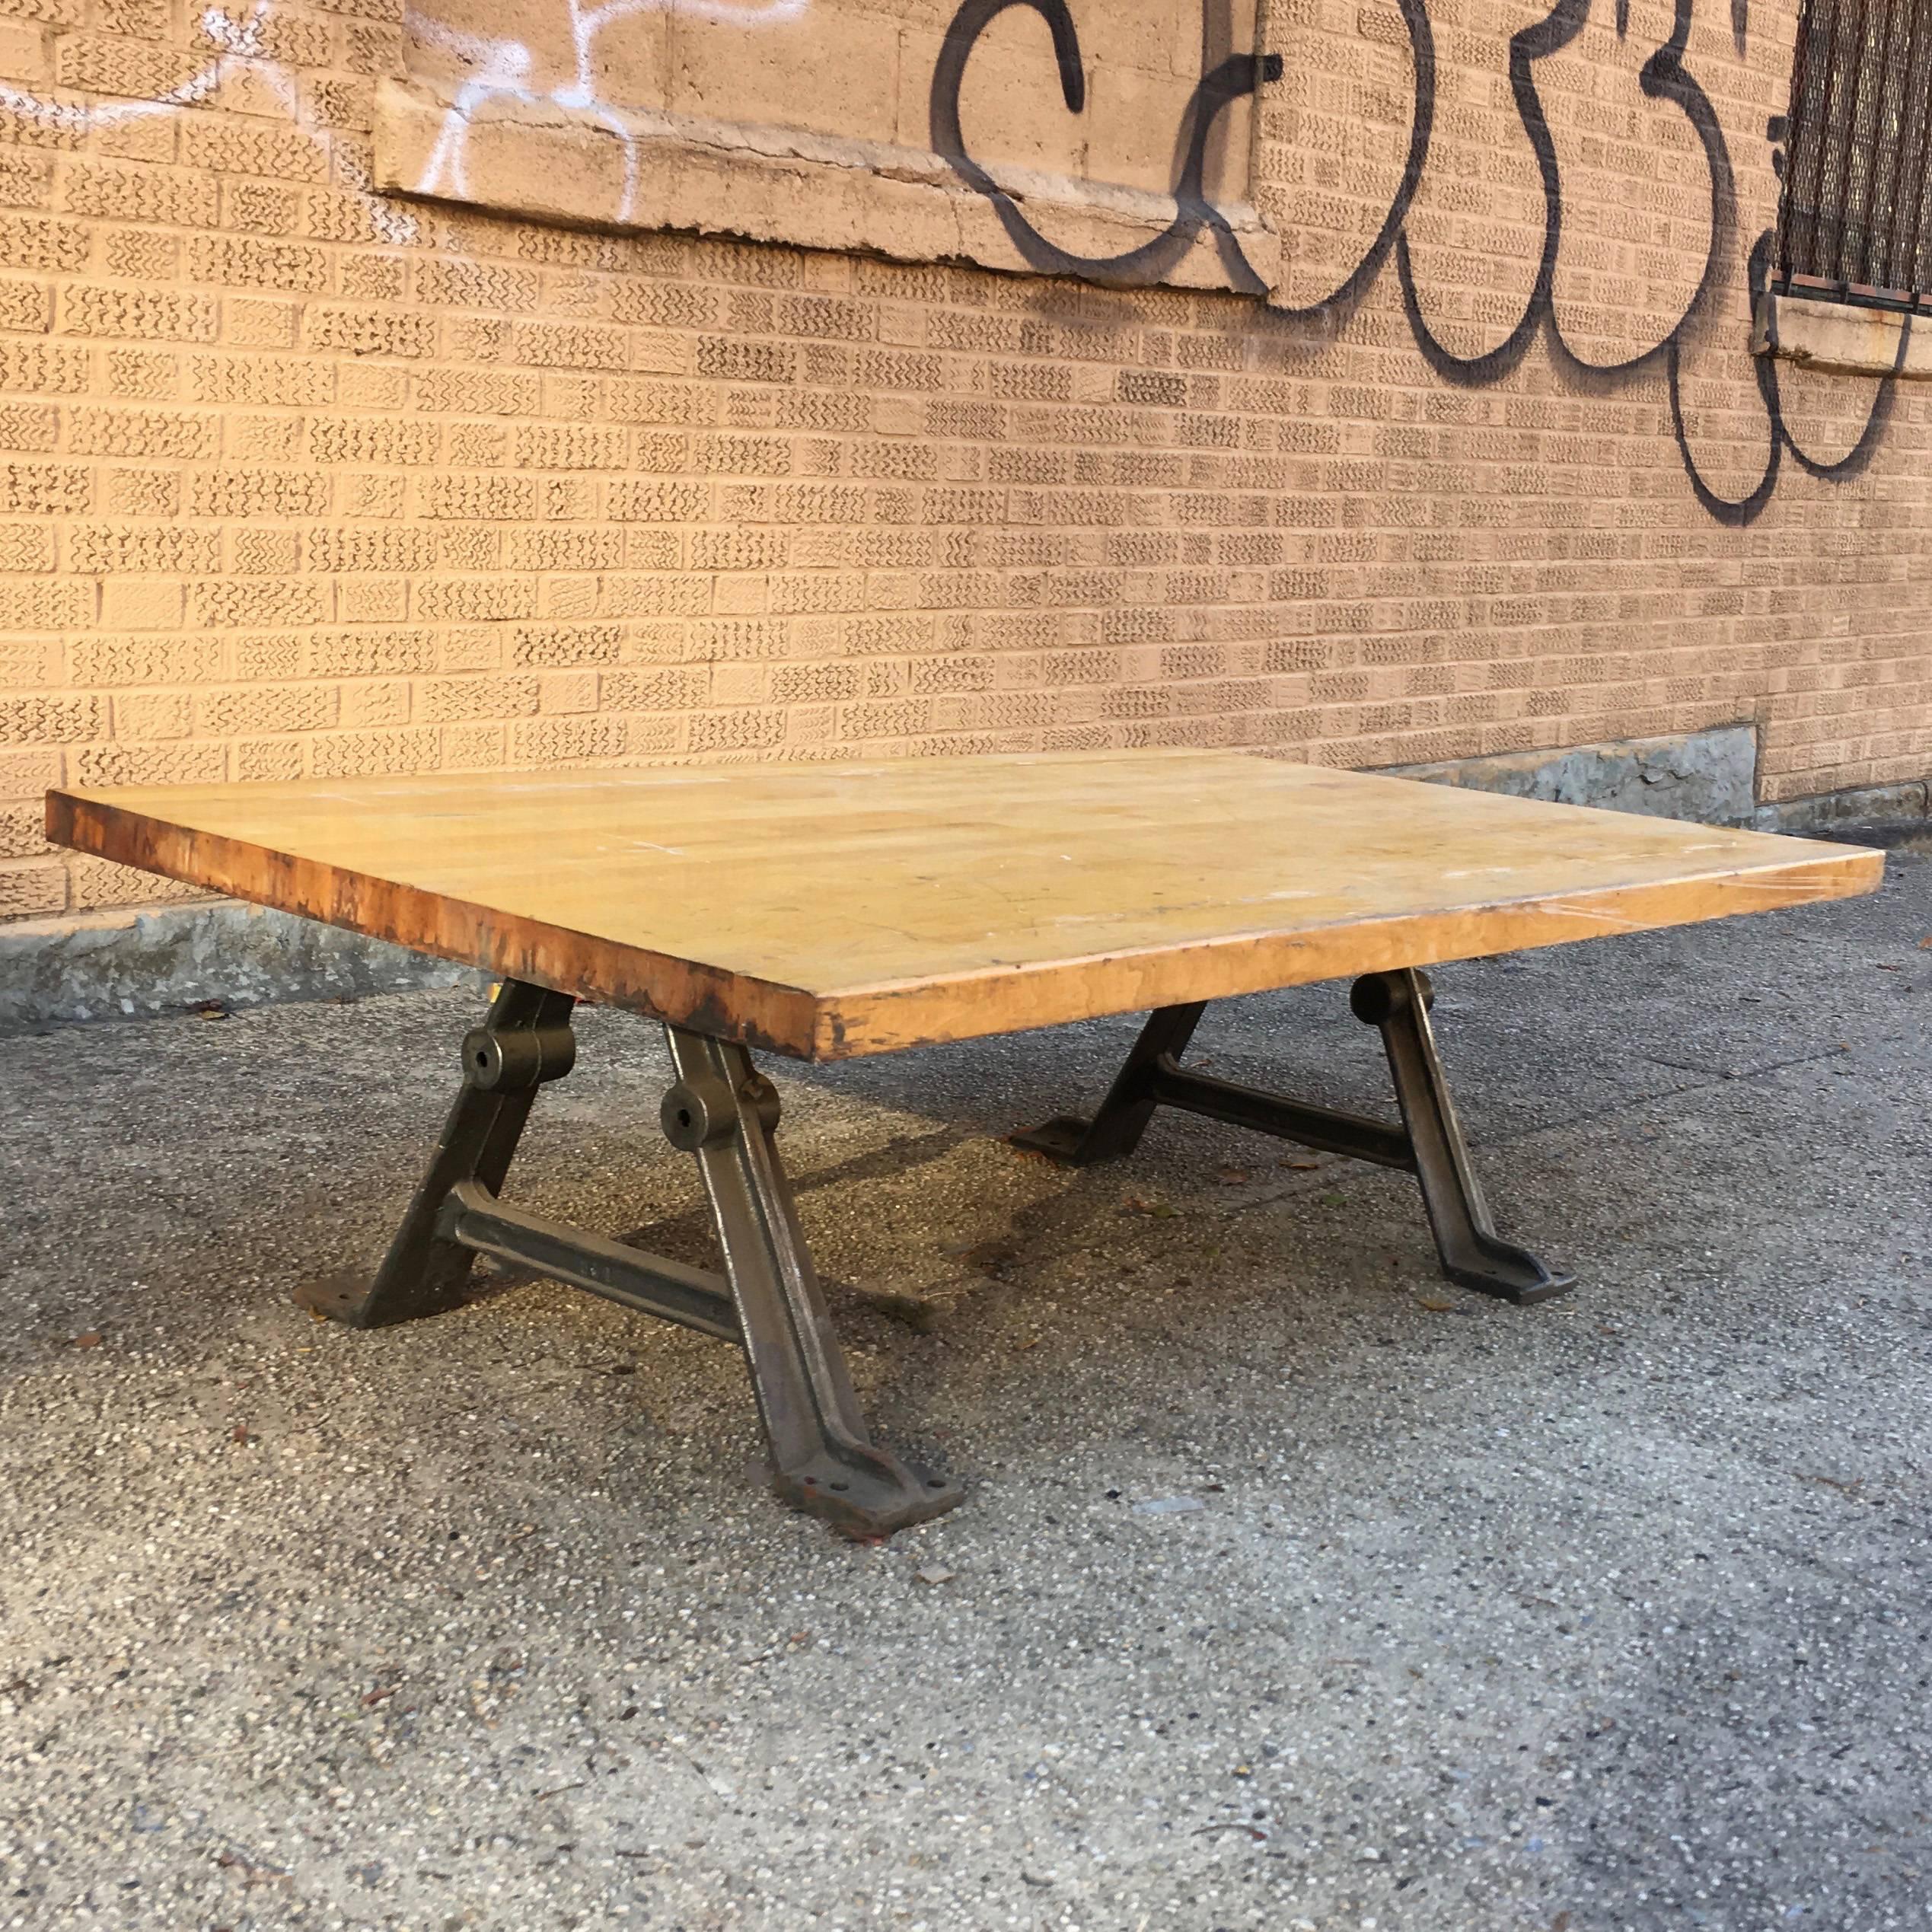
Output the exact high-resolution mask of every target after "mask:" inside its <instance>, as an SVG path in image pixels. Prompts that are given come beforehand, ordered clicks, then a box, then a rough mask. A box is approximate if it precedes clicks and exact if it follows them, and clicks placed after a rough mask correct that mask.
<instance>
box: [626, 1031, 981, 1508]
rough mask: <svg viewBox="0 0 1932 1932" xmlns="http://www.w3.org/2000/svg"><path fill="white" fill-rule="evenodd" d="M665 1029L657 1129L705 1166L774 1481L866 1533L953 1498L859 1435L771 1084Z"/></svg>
mask: <svg viewBox="0 0 1932 1932" xmlns="http://www.w3.org/2000/svg"><path fill="white" fill-rule="evenodd" d="M665 1041H666V1043H667V1044H668V1046H669V1047H670V1049H671V1065H672V1066H673V1067H674V1070H676V1073H677V1083H676V1085H675V1086H673V1087H672V1088H671V1091H670V1092H668V1094H666V1095H665V1098H664V1107H663V1112H662V1117H663V1121H664V1130H665V1137H666V1138H667V1139H668V1140H669V1141H670V1142H671V1145H672V1146H674V1147H681V1148H683V1149H685V1150H686V1151H687V1153H692V1154H695V1155H696V1156H697V1163H698V1168H699V1171H700V1173H702V1175H703V1177H704V1191H705V1193H706V1195H707V1196H709V1199H710V1202H711V1211H712V1214H713V1218H714V1219H716V1222H717V1224H718V1238H719V1242H720V1244H721V1245H722V1247H723V1249H724V1251H725V1274H726V1276H727V1277H728V1279H729V1280H730V1283H731V1292H732V1300H733V1302H735V1304H736V1306H737V1309H738V1326H739V1328H740V1331H741V1337H742V1339H743V1341H744V1354H745V1360H746V1363H747V1365H748V1367H749V1368H750V1370H751V1387H752V1389H753V1392H754V1394H755V1395H757V1401H758V1413H759V1414H760V1417H762V1418H763V1420H764V1425H765V1436H766V1439H767V1441H768V1442H769V1443H770V1446H771V1458H772V1481H773V1487H775V1488H776V1490H777V1491H778V1493H779V1495H781V1496H782V1497H784V1498H785V1499H786V1501H788V1502H790V1503H795V1504H797V1505H798V1506H799V1508H801V1509H802V1510H809V1511H810V1512H811V1513H812V1514H813V1515H815V1516H825V1517H827V1518H829V1519H831V1521H832V1522H834V1523H836V1524H837V1525H838V1526H840V1528H842V1529H846V1530H848V1531H850V1532H853V1533H856V1534H859V1535H889V1534H890V1533H891V1532H892V1531H893V1530H895V1529H903V1528H904V1526H906V1525H907V1523H912V1522H921V1521H923V1519H925V1518H926V1517H928V1516H937V1515H938V1514H939V1513H940V1511H941V1510H947V1509H950V1508H951V1507H952V1505H953V1504H954V1503H956V1502H958V1500H959V1494H960V1492H959V1489H958V1486H957V1485H956V1484H952V1483H950V1482H947V1481H944V1480H943V1479H942V1478H939V1477H937V1476H933V1475H928V1474H927V1473H926V1471H923V1470H920V1469H915V1468H911V1467H910V1465H907V1464H905V1463H903V1462H900V1461H899V1460H898V1459H897V1457H895V1456H893V1455H888V1453H887V1452H885V1450H883V1449H878V1448H877V1447H875V1446H874V1445H873V1443H872V1441H871V1439H870V1438H869V1436H867V1434H866V1424H865V1420H864V1417H862V1415H861V1414H860V1413H859V1402H858V1398H857V1397H856V1395H854V1394H853V1388H852V1379H851V1377H850V1376H849V1375H848V1374H847V1373H846V1366H845V1358H844V1357H843V1355H842V1354H841V1353H840V1350H839V1345H838V1341H837V1337H836V1336H835V1335H834V1333H833V1331H832V1324H831V1317H830V1316H829V1315H827V1312H826V1309H825V1303H824V1297H823V1296H822V1295H821V1293H820V1292H819V1287H818V1277H817V1275H816V1274H815V1272H814V1270H813V1268H812V1265H811V1255H810V1254H809V1253H808V1251H807V1250H806V1248H805V1238H804V1236H803V1235H802V1234H801V1233H800V1232H799V1223H798V1215H797V1211H796V1210H795V1207H794V1206H793V1204H792V1189H791V1184H790V1183H789V1181H787V1180H786V1177H785V1170H784V1168H783V1167H782V1166H781V1165H779V1159H778V1149H777V1148H776V1146H775V1145H774V1144H773V1139H772V1133H773V1129H774V1128H775V1127H776V1126H777V1124H778V1090H777V1089H776V1088H775V1087H774V1086H773V1085H772V1083H771V1082H770V1081H769V1080H767V1079H765V1078H764V1076H763V1075H762V1074H760V1073H759V1072H758V1071H757V1069H756V1068H754V1066H752V1064H751V1054H749V1053H748V1052H747V1051H746V1050H745V1049H744V1047H741V1046H739V1045H737V1044H734V1043H733V1042H731V1041H724V1040H713V1039H710V1038H706V1036H704V1035H700V1034H696V1033H687V1032H684V1031H681V1029H680V1028H677V1027H674V1026H667V1027H666V1028H665Z"/></svg>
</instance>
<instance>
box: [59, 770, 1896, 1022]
mask: <svg viewBox="0 0 1932 1932" xmlns="http://www.w3.org/2000/svg"><path fill="white" fill-rule="evenodd" d="M1549 809H1554V810H1557V811H1564V810H1567V809H1570V808H1563V807H1556V808H1549ZM47 835H48V837H49V839H50V840H53V842H54V843H58V844H62V845H67V846H73V847H75V849H76V850H80V851H82V852H86V853H92V854H94V855H97V856H100V857H102V858H106V859H116V860H118V861H120V862H122V863H123V864H126V865H130V866H138V867H139V868H141V869H144V870H145V871H148V872H158V873H160V874H161V875H164V876H165V877H167V878H176V879H180V880H182V881H183V882H187V883H188V884H190V885H198V886H202V887H204V888H208V889H209V890H211V891H218V892H223V893H228V894H232V895H233V896H234V897H238V898H241V899H246V900H250V901H253V902H255V903H257V904H262V905H266V906H272V907H277V908H279V909H280V910H285V911H289V912H294V913H301V914H302V915H304V916H305V917H308V918H311V919H316V920H321V921H323V922H324V923H327V924H330V925H333V926H343V927H346V928H347V929H349V930H351V931H353V932H358V933H365V934H367V935H368V936H371V937H373V938H377V939H387V940H390V941H391V942H394V943H395V944H397V945H402V946H405V947H407V948H410V949H411V950H413V951H415V952H425V953H429V954H432V955H435V956H436V957H438V958H444V959H448V960H452V961H457V963H459V964H465V965H470V966H475V967H477V968H481V969H483V971H487V972H489V973H490V974H494V975H496V976H497V977H504V978H515V979H522V980H530V981H531V982H533V983H534V984H538V985H541V986H547V987H553V988H555V989H556V990H558V991H560V992H564V993H573V994H575V995H578V996H580V997H582V998H585V999H593V1000H597V1001H600V1002H603V1003H607V1004H611V1005H616V1006H623V1007H626V1008H628V1009H630V1010H632V1011H633V1012H639V1013H642V1014H646V1015H650V1016H652V1017H655V1018H658V1019H668V1020H670V1021H671V1022H673V1023H674V1024H676V1025H682V1026H688V1027H690V1028H693V1029H694V1030H697V1031H701V1032H705V1033H709V1034H712V1035H716V1036H717V1037H719V1038H726V1039H734V1040H741V1041H745V1042H746V1043H747V1044H750V1045H753V1046H756V1047H764V1048H767V1049H769V1050H773V1051H776V1052H779V1053H782V1054H789V1055H792V1056H794V1057H799V1058H803V1059H809V1060H840V1059H850V1058H855V1057H861V1056H865V1055H869V1054H882V1053H890V1052H894V1051H897V1050H902V1049H904V1048H907V1047H915V1046H920V1045H925V1044H932V1043H934V1042H937V1041H949V1040H961V1039H971V1038H980V1037H983V1036H985V1035H993V1034H1000V1033H1009V1032H1017V1031H1023V1030H1025V1029H1026V1028H1031V1027H1040V1026H1050V1025H1060V1024H1063V1023H1065V1022H1070V1021H1073V1020H1078V1019H1089V1018H1093V1017H1096V1016H1098V1015H1102V1014H1108V1013H1116V1012H1137V1011H1144V1010H1146V1009H1148V1008H1150V1007H1153V1006H1167V1005H1172V1004H1176V1003H1181V1002H1183V1001H1187V1000H1192V999H1226V998H1231V997H1233V996H1238V995H1239V994H1242V993H1257V992H1264V991H1267V990H1270V989H1272V988H1275V987H1284V986H1293V985H1301V984H1308V983H1310V982H1312V981H1317V980H1328V979H1336V978H1341V977H1347V976H1348V975H1351V974H1357V973H1360V972H1366V971H1377V970H1381V969H1384V968H1391V967H1398V966H1424V965H1430V964H1436V963H1438V962H1441V961H1449V960H1454V959H1462V958H1473V957H1478V956H1481V955H1487V954H1492V953H1497V952H1513V951H1517V950H1519V949H1523V948H1532V947H1538V946H1546V945H1559V944H1562V943H1564V942H1568V941H1570V940H1573V939H1596V938H1602V937H1605V936H1608V935H1612V934H1615V933H1628V932H1638V931H1643V930H1647V929H1655V928H1657V927H1660V926H1676V925H1683V924H1688V923H1694V922H1698V921H1701V920H1708V919H1717V918H1723V917H1729V916H1731V915H1733V914H1736V913H1746V912H1758V911H1764V910H1771V909H1773V908H1776V907H1785V906H1790V905H1794V904H1806V903H1809V902H1810V901H1816V900H1825V899H1837V898H1847V897H1854V896H1856V895H1857V894H1860V893H1863V892H1868V891H1872V890H1873V889H1874V888H1876V886H1877V885H1878V884H1879V882H1880V881H1881V879H1882V878H1883V874H1884V855H1883V853H1879V852H1876V851H1870V850H1865V849H1863V848H1860V847H1855V846H1833V845H1823V844H1820V845H1817V846H1802V847H1801V846H1799V845H1798V843H1797V841H1793V840H1777V841H1766V842H1765V844H1766V846H1773V845H1775V846H1777V847H1781V848H1782V849H1783V850H1784V851H1785V852H1787V853H1788V852H1792V851H1799V850H1801V851H1802V852H1803V856H1801V857H1795V858H1794V857H1785V856H1781V857H1778V858H1775V859H1771V860H1768V862H1761V863H1756V864H1745V865H1741V866H1740V865H1736V864H1733V865H1730V866H1724V865H1721V864H1720V865H1719V866H1715V867H1714V868H1713V869H1711V870H1710V872H1707V873H1704V874H1694V873H1693V874H1690V875H1679V876H1675V877H1672V878H1669V879H1666V880H1664V881H1662V882H1656V881H1652V882H1643V883H1636V884H1629V885H1618V886H1615V887H1613V888H1599V889H1596V890H1594V891H1580V892H1577V893H1574V894H1559V895H1556V896H1554V897H1553V896H1551V895H1549V894H1547V893H1546V894H1541V895H1539V896H1538V897H1535V898H1534V899H1529V900H1524V901H1511V900H1510V897H1508V895H1507V894H1503V895H1500V896H1499V897H1498V898H1497V899H1496V900H1494V901H1488V902H1485V903H1478V904H1465V905H1462V906H1460V907H1452V908H1443V909H1436V910H1420V911H1417V912H1414V913H1394V914H1391V915H1388V916H1385V917H1376V918H1372V919H1366V920H1365V919H1360V918H1357V919H1352V920H1347V921H1344V922H1341V923H1332V924H1328V925H1321V924H1316V925H1310V926H1303V927H1301V928H1299V929H1293V930H1289V931H1266V932H1260V933H1232V934H1222V935H1217V936H1213V937H1212V938H1209V939H1200V940H1196V941H1191V942H1181V943H1168V944H1164V945H1158V946H1153V947H1149V948H1137V949H1124V950H1121V951H1118V952H1099V953H1095V954H1090V955H1083V956H1079V957H1071V958H1068V957H1062V958H1051V959H1047V960H1045V961H1041V962H1039V963H1038V964H1023V965H1015V966H1012V967H1006V968H998V967H992V966H980V967H978V968H975V969H974V971H971V972H970V973H959V974H933V975H929V976H926V977H923V978H921V979H920V980H917V981H907V982H904V983H885V984H871V985H861V986H857V987H850V986H849V987H840V988H835V989H831V990H826V991H824V992H823V993H813V992H811V991H808V990H804V989H802V988H801V987H797V986H792V985H787V984H780V983H779V982H777V981H776V980H772V979H770V978H763V977H758V976H757V974H751V973H748V972H745V971H731V970H728V969H725V968H720V967H715V966H709V965H706V964H701V963H694V962H693V961H690V960H687V959H684V958H678V957H676V956H674V955H670V954H668V953H666V952H662V951H654V950H652V949H650V948H646V947H644V946H640V945H633V944H626V945H614V944H612V943H611V942H609V941H608V940H607V939H602V938H599V937H598V936H595V935H589V934H586V933H582V932H578V931H573V930H572V929H569V928H567V927H566V926H559V925H556V924H554V923H546V922H545V921H544V920H540V919H537V918H534V917H528V916H523V915H517V914H512V913H505V912H502V911H500V910H496V909H494V908H493V907H488V906H484V905H481V904H474V903H470V902H468V901H465V900H464V899H462V898H461V897H452V896H451V895H450V894H446V893H443V892H438V891H431V890H428V889H426V888H420V887H417V886H413V885H407V884H404V883H401V882H397V881H394V880H391V879H386V878H378V877H375V876H372V875H369V874H368V873H366V872H359V871H356V870H354V869H349V868H346V867H343V866H336V865H333V864H330V863H326V862H322V861H320V860H317V859H301V858H298V857H295V856H291V855H289V854H288V853H283V852H280V851H277V850H273V848H270V847H267V846H262V845H260V844H257V843H253V842H251V841H250V840H247V839H244V838H241V837H235V836H231V835H225V834H216V833H214V832H211V831H206V830H197V829H196V828H194V827H190V826H186V825H180V824H171V823H170V822H168V821H167V820H165V819H164V818H160V817H158V816H157V815H155V812H154V810H153V808H152V807H151V806H150V807H149V808H148V809H145V810H142V811H133V810H130V809H127V808H123V807H121V806H120V805H116V804H115V803H114V802H113V800H112V799H111V798H102V797H97V796H90V795H85V794H76V793H73V792H65V791H59V790H56V791H53V792H49V794H48V795H47Z"/></svg>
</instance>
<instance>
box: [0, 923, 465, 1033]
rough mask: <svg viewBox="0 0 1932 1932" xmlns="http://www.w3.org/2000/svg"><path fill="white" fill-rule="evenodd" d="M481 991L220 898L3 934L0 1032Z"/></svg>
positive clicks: (417, 960)
mask: <svg viewBox="0 0 1932 1932" xmlns="http://www.w3.org/2000/svg"><path fill="white" fill-rule="evenodd" d="M465 984H468V985H474V986H477V987H481V985H482V984H483V976H482V975H481V974H479V973H477V972H476V971H473V969H472V968H469V967H467V966H453V965H450V964H446V963H445V961H442V960H437V959H426V958H422V955H419V954H417V953H413V952H408V951H406V950H405V949H404V948H403V947H400V946H392V945H387V944H386V943H385V942H383V941H381V940H380V939H365V938H363V937H362V935H361V934H360V933H344V932H341V931H340V930H338V929H336V927H334V926H318V925H317V924H316V923H315V922H314V920H307V919H298V918H296V917H294V916H293V915H292V914H291V913H281V912H270V911H267V910H264V909H263V908H262V907H259V906H244V905H241V904H238V903H236V902H235V901H233V900H227V899H223V900H216V901H213V902H212V903H207V902H204V903H202V904H196V905H190V906H169V907H164V908H162V909H161V910H158V911H155V912H141V913H113V914H109V915H106V916H100V915H97V916H95V917H93V918H91V919H87V920H80V921H75V920H59V921H55V920H28V921H24V922H22V923H20V924H18V925H14V926H0V1033H4V1032H18V1031H22V1030H24V1029H25V1028H32V1027H39V1026H46V1025H50V1024H53V1023H55V1022H60V1021H68V1020H91V1019H149V1018H152V1017H154V1016H155V1015H158V1014H161V1013H178V1012H186V1011H189V1010H191V1009H193V1008H194V1007H196V1006H204V1005H206V1004H208V1003H210V1002H213V1003H218V1004H219V1005H221V1006H227V1007H238V1006H263V1005H266V1004H269V1003H273V1002H279V1001H282V1000H292V999H362V998H363V997H365V996H366V995H368V994H370V993H400V992H405V991H408V990H413V989H415V988H417V987H435V986H461V985H465Z"/></svg>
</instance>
